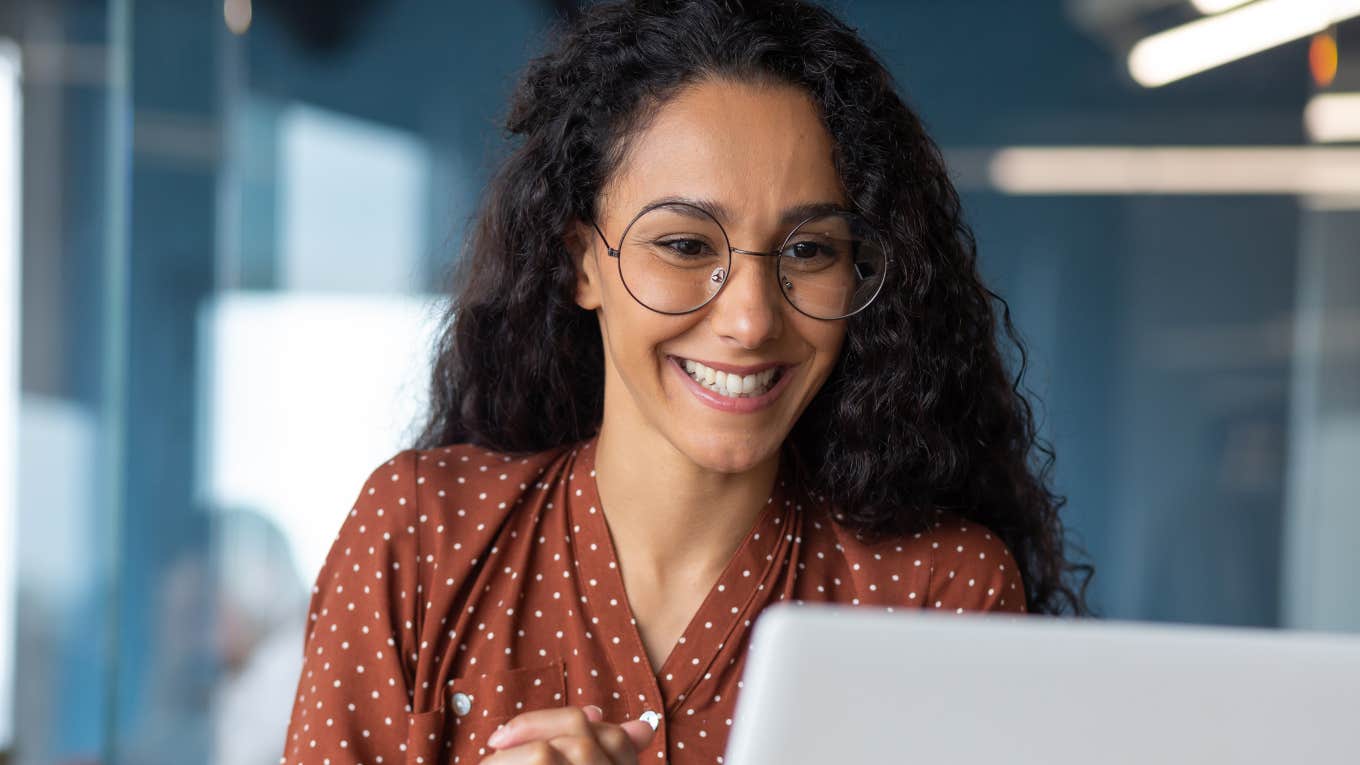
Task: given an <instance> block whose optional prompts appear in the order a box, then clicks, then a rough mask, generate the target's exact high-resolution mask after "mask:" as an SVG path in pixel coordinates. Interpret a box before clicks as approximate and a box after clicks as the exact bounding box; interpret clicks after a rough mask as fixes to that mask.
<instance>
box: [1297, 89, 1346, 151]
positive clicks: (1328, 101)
mask: <svg viewBox="0 0 1360 765" xmlns="http://www.w3.org/2000/svg"><path fill="white" fill-rule="evenodd" d="M1303 125H1304V127H1305V128H1306V129H1307V130H1308V137H1309V138H1311V139H1312V140H1314V141H1317V142H1318V143H1334V142H1336V141H1360V93H1322V94H1319V95H1316V96H1313V98H1312V99H1311V100H1309V102H1308V106H1306V107H1304V110H1303Z"/></svg>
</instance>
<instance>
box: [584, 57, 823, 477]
mask: <svg viewBox="0 0 1360 765" xmlns="http://www.w3.org/2000/svg"><path fill="white" fill-rule="evenodd" d="M832 146H833V144H832V139H831V136H830V134H828V133H827V131H826V128H825V127H824V126H823V125H822V122H821V120H820V119H819V116H818V112H817V109H816V106H815V105H814V104H813V102H812V101H811V100H810V98H809V97H808V96H807V95H806V94H805V93H804V92H803V91H802V90H800V89H797V88H795V87H792V86H786V85H769V86H760V85H753V84H746V83H740V82H734V81H731V80H722V79H718V80H708V81H704V82H702V83H699V84H696V85H694V86H691V87H689V88H687V89H685V90H682V91H681V92H680V93H679V94H678V95H677V96H675V97H674V98H672V99H671V100H670V101H668V102H667V103H666V104H664V105H663V106H662V107H661V108H660V110H659V111H658V112H657V114H656V116H655V117H654V119H653V120H652V121H651V122H650V124H649V125H648V127H647V129H646V130H645V131H644V132H642V133H640V134H639V135H638V136H636V137H635V138H634V143H633V145H632V147H631V150H630V152H629V153H628V155H627V158H626V160H625V162H624V164H623V165H622V166H621V167H620V168H619V170H618V172H617V173H616V174H615V175H614V177H613V178H611V179H610V180H609V182H608V183H607V184H606V185H605V188H604V189H603V191H602V194H601V204H600V219H599V220H598V221H597V222H598V225H599V227H600V231H601V232H603V234H604V236H605V237H606V238H607V239H608V240H609V243H610V245H612V246H615V247H618V246H619V241H620V237H621V235H622V234H623V231H624V228H625V227H626V226H627V225H628V223H629V221H630V220H632V219H633V216H634V215H636V214H637V212H638V211H639V210H641V209H642V208H643V207H645V206H647V205H649V204H651V203H652V202H654V201H656V200H658V199H661V198H663V197H683V198H689V199H703V200H710V201H712V202H713V203H716V204H717V205H720V206H721V209H722V210H724V211H725V212H726V215H720V216H718V222H719V223H721V224H722V227H723V229H725V230H726V232H727V237H728V239H729V240H730V242H731V245H732V246H733V247H736V248H740V249H746V250H755V251H760V252H770V251H772V250H774V249H775V248H777V247H779V245H780V244H781V243H782V242H783V240H784V237H785V236H786V235H787V234H788V233H789V231H790V230H791V229H792V228H793V226H794V225H796V224H797V223H798V222H799V221H800V220H801V218H799V219H795V220H793V221H792V222H787V221H786V220H785V217H786V213H787V211H789V210H790V208H794V207H796V206H800V205H807V204H818V203H823V204H836V205H839V206H840V207H842V208H844V207H848V203H847V201H846V198H845V195H844V192H843V191H842V189H841V184H840V180H839V178H838V176H837V174H836V171H835V167H834V165H833V163H832ZM573 236H575V237H577V238H576V239H575V241H574V243H573V246H574V248H575V251H576V252H577V253H578V264H577V265H578V268H577V274H578V285H577V295H576V301H577V303H578V304H579V305H581V307H583V308H585V309H587V310H593V311H595V312H596V315H597V316H598V318H599V322H600V332H601V334H602V337H603V341H604V342H603V345H604V352H605V353H604V355H605V367H606V369H605V375H606V382H605V403H604V409H605V411H604V417H605V421H606V423H608V424H609V427H610V428H611V432H614V431H622V434H621V435H622V438H623V439H626V440H627V441H628V442H629V443H645V442H646V441H649V440H651V439H650V438H649V436H652V435H659V436H660V437H661V438H662V439H663V440H664V441H665V442H668V443H669V444H670V445H671V446H672V447H674V448H675V449H676V450H677V451H678V452H681V453H683V454H684V455H686V456H688V457H689V458H690V459H691V460H692V461H693V462H694V463H695V464H697V465H700V466H703V467H705V468H707V469H710V470H717V471H722V472H738V471H743V470H747V469H749V468H751V467H753V466H755V465H757V464H759V463H761V462H762V461H764V460H765V459H767V458H769V457H771V456H772V455H773V454H775V452H776V451H777V450H778V449H779V446H780V445H781V444H782V443H783V441H784V439H785V437H786V436H787V435H788V433H789V431H790V430H791V429H792V428H793V425H794V423H795V422H796V421H797V420H798V417H799V415H801V414H802V412H803V410H804V409H805V408H807V405H808V403H809V402H810V401H811V400H812V397H813V396H814V395H815V394H816V392H817V390H818V389H819V388H821V386H822V384H823V383H824V382H825V381H826V378H827V376H828V375H829V374H830V372H831V369H832V367H833V366H834V365H835V363H836V359H837V356H838V354H839V353H840V349H841V345H842V343H843V341H844V338H845V322H844V321H843V320H842V321H822V320H819V319H814V318H811V317H809V316H806V315H804V314H802V313H799V312H798V311H797V310H795V309H794V308H793V306H791V305H789V303H788V301H786V300H785V299H784V297H783V296H782V295H781V293H780V290H779V286H778V283H777V281H776V278H775V272H774V269H775V263H774V259H773V258H769V257H757V256H752V255H746V254H742V253H734V254H733V255H732V263H731V269H730V273H728V274H727V276H726V281H725V285H724V286H723V288H722V291H721V293H719V294H718V295H717V297H716V298H714V299H713V300H711V301H710V302H708V303H707V304H706V305H704V306H703V307H702V308H700V309H699V310H697V311H694V312H693V313H688V314H683V315H665V314H660V313H656V312H654V311H651V310H649V309H647V308H645V307H643V306H642V305H640V304H638V302H637V301H635V300H634V299H633V298H632V296H631V295H630V294H629V292H628V290H627V289H626V288H625V286H624V283H623V281H622V279H621V277H620V274H619V266H618V262H617V260H616V259H615V258H612V257H610V256H609V255H608V253H607V252H606V250H605V245H604V242H603V241H601V239H600V236H599V234H597V233H596V232H595V230H594V228H592V227H591V226H590V223H589V222H583V223H581V224H580V225H578V226H577V227H576V228H575V229H574V233H573ZM630 239H632V235H630ZM686 361H691V362H698V363H701V364H703V365H705V366H706V367H708V368H710V369H712V370H713V373H714V374H713V377H714V380H713V381H708V375H707V373H706V372H705V371H704V369H703V367H698V366H695V367H694V368H693V371H692V372H687V367H688V366H690V365H688V364H686ZM770 365H775V366H777V368H778V371H777V372H776V373H775V376H774V378H773V380H772V381H770V382H767V378H769V377H770V374H771V373H770V370H769V369H768V368H769V367H770ZM752 367H754V368H755V370H754V371H755V374H754V377H755V379H754V380H752V381H749V382H748V381H746V380H745V379H744V378H745V377H746V376H747V375H748V374H750V373H751V372H752V371H753V370H752V369H751V368H752ZM734 368H739V369H737V371H738V372H744V373H746V374H743V375H742V378H743V379H742V382H743V383H746V384H747V385H748V387H752V388H753V389H752V390H750V392H748V393H745V394H744V395H741V396H735V397H734V396H732V395H730V393H731V391H732V390H733V388H734V382H731V381H729V382H728V384H727V385H726V386H723V385H721V384H720V383H719V382H718V381H717V372H718V371H723V370H732V369H734ZM762 368H765V369H764V373H763V374H762V373H761V372H760V371H759V370H761V369H762ZM695 376H699V377H702V378H704V380H705V381H706V382H707V384H701V383H700V382H698V381H696V380H695V379H693V378H694V377H695ZM724 376H726V375H724ZM762 390H765V391H767V392H765V393H764V394H762V393H761V391H762ZM725 393H726V394H729V395H724V394H725Z"/></svg>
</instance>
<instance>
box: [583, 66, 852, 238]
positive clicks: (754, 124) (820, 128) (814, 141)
mask: <svg viewBox="0 0 1360 765" xmlns="http://www.w3.org/2000/svg"><path fill="white" fill-rule="evenodd" d="M833 149H834V144H833V141H832V138H831V135H830V134H829V133H828V132H827V130H826V128H825V126H824V125H823V124H822V121H821V118H820V115H819V114H818V112H817V107H816V105H815V104H814V103H813V102H812V100H811V99H810V98H809V97H808V96H807V95H806V94H805V93H804V92H803V91H802V90H800V89H798V88H795V87H793V86H789V85H753V84H746V83H740V82H734V81H730V80H707V81H704V82H702V83H699V84H696V85H693V86H691V87H688V88H686V89H684V90H682V91H680V92H679V93H677V94H676V95H675V96H674V97H672V98H671V99H669V100H668V101H666V102H665V103H664V104H662V105H661V106H660V107H658V109H657V111H656V112H655V113H654V115H653V117H652V119H651V120H650V121H649V122H648V124H647V125H646V127H645V128H644V129H643V130H641V131H640V132H639V133H638V134H636V135H635V136H634V137H633V140H632V142H631V146H630V147H629V151H628V153H627V155H626V156H625V158H624V160H623V162H622V164H621V165H620V167H619V168H618V170H617V172H616V173H615V177H614V179H613V182H612V183H611V184H610V188H609V190H608V193H607V195H606V204H607V205H608V206H609V208H610V210H611V212H612V214H614V215H631V214H632V213H633V212H635V211H636V210H637V209H639V208H641V207H642V206H643V205H645V204H648V203H649V202H650V201H652V200H654V199H658V198H661V197H665V196H672V195H681V196H691V197H704V198H713V199H716V200H718V201H720V202H722V203H723V204H724V205H725V206H726V207H728V208H730V209H732V210H733V211H734V213H736V214H738V215H759V214H761V213H763V212H765V211H771V212H773V211H777V210H781V209H784V208H785V207H787V206H788V205H789V204H793V203H801V202H806V201H814V200H815V201H838V202H843V201H844V195H843V194H842V192H841V184H840V179H839V177H838V176H837V174H836V168H835V164H834V161H833Z"/></svg>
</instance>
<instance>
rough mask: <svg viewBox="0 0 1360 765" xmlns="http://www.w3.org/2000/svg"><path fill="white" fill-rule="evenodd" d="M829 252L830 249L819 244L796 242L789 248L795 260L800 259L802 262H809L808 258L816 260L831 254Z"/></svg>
mask: <svg viewBox="0 0 1360 765" xmlns="http://www.w3.org/2000/svg"><path fill="white" fill-rule="evenodd" d="M829 250H830V248H823V247H822V246H821V245H820V244H818V243H817V242H795V243H794V244H793V245H792V246H790V247H789V251H790V252H791V253H792V254H793V256H794V257H795V258H799V259H802V260H807V259H808V258H815V257H817V256H818V255H822V254H824V253H827V254H829Z"/></svg>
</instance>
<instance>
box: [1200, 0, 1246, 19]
mask: <svg viewBox="0 0 1360 765" xmlns="http://www.w3.org/2000/svg"><path fill="white" fill-rule="evenodd" d="M1250 2H1251V0H1190V4H1191V5H1193V6H1195V10H1197V11H1199V12H1200V13H1202V14H1204V15H1205V16H1211V15H1213V14H1215V13H1222V12H1224V11H1231V10H1232V9H1234V8H1236V7H1237V6H1239V5H1246V4H1247V3H1250Z"/></svg>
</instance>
